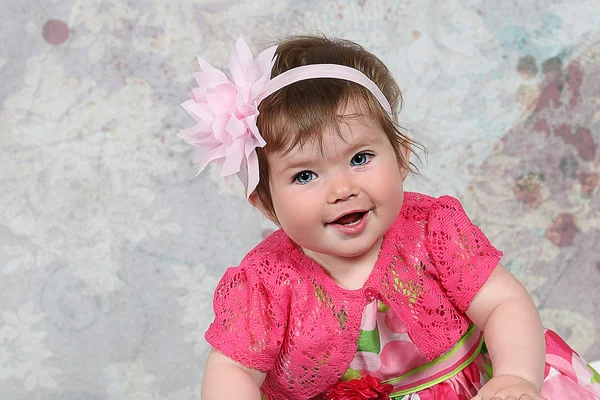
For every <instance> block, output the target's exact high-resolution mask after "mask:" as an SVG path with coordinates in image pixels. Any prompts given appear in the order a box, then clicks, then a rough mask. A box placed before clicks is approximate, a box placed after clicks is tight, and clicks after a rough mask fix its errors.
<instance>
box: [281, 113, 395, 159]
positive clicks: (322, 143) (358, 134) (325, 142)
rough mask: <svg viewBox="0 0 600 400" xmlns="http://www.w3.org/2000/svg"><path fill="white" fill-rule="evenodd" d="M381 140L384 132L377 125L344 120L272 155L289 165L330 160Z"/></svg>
mask: <svg viewBox="0 0 600 400" xmlns="http://www.w3.org/2000/svg"><path fill="white" fill-rule="evenodd" d="M384 141H385V133H384V131H383V129H381V128H380V127H379V124H375V123H372V122H369V121H368V120H367V119H365V118H354V117H352V118H344V119H343V120H341V121H340V122H339V123H337V124H332V126H328V127H325V128H324V129H322V130H321V131H320V132H318V133H317V134H313V135H311V137H310V138H308V139H306V140H304V141H300V142H298V143H297V144H296V145H295V146H291V147H289V148H287V149H284V150H282V151H279V152H276V153H275V155H276V156H277V157H278V158H279V159H280V160H281V161H283V162H286V161H288V162H292V161H294V160H296V159H298V158H311V157H312V158H315V159H316V158H330V157H336V156H340V155H343V154H345V153H346V152H348V151H352V150H357V151H358V150H359V149H360V148H362V147H365V146H369V145H378V144H382V143H384Z"/></svg>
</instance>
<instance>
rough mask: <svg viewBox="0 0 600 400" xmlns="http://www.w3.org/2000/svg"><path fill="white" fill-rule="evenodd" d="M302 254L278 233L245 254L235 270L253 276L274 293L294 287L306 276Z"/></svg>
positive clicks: (284, 236)
mask: <svg viewBox="0 0 600 400" xmlns="http://www.w3.org/2000/svg"><path fill="white" fill-rule="evenodd" d="M302 259H303V254H302V252H301V251H300V250H299V249H298V248H297V246H296V245H294V243H293V242H292V241H291V239H290V238H289V237H288V236H287V235H286V234H285V232H283V230H281V229H279V230H277V231H275V232H274V233H272V234H271V235H269V236H268V237H267V238H265V239H264V240H263V241H262V242H260V243H259V244H258V245H257V246H256V247H254V248H253V249H252V250H250V251H249V252H248V254H246V256H245V257H244V258H243V259H242V261H241V262H240V264H239V266H238V267H237V268H236V269H239V270H243V271H245V274H246V275H253V276H255V278H257V279H259V280H260V281H261V282H262V283H263V284H264V285H265V286H267V287H270V288H273V289H277V290H279V289H281V288H285V287H293V286H295V285H296V284H297V283H298V282H301V281H302V280H303V279H302V278H303V277H304V275H305V274H306V271H305V268H304V266H303V261H302Z"/></svg>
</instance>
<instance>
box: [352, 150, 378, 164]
mask: <svg viewBox="0 0 600 400" xmlns="http://www.w3.org/2000/svg"><path fill="white" fill-rule="evenodd" d="M371 157H373V155H372V154H369V153H358V154H357V155H355V156H354V157H352V160H351V161H350V165H352V166H353V167H360V166H361V165H365V164H366V163H368V162H369V160H370V159H371Z"/></svg>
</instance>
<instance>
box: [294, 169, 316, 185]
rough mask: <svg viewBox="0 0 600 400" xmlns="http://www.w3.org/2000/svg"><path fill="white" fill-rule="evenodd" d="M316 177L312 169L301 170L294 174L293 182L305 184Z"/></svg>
mask: <svg viewBox="0 0 600 400" xmlns="http://www.w3.org/2000/svg"><path fill="white" fill-rule="evenodd" d="M316 177H317V174H315V173H314V172H312V171H302V172H300V173H298V174H296V175H295V176H294V182H295V183H299V184H301V185H304V184H307V183H308V182H310V181H312V180H313V179H315V178H316Z"/></svg>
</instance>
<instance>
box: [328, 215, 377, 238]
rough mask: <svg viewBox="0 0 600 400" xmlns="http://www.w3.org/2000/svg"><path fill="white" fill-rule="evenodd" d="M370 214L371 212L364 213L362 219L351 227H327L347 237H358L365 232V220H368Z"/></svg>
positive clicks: (336, 225) (340, 225) (331, 225)
mask: <svg viewBox="0 0 600 400" xmlns="http://www.w3.org/2000/svg"><path fill="white" fill-rule="evenodd" d="M370 214H371V211H367V212H366V213H364V215H363V216H362V218H361V219H360V221H358V222H357V223H355V224H352V225H342V224H335V223H334V224H329V225H328V226H330V227H331V228H333V229H335V230H336V231H338V232H339V233H341V234H343V235H347V236H354V235H358V234H360V233H363V231H364V230H365V228H366V227H367V222H368V221H367V220H368V219H369V215H370Z"/></svg>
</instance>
